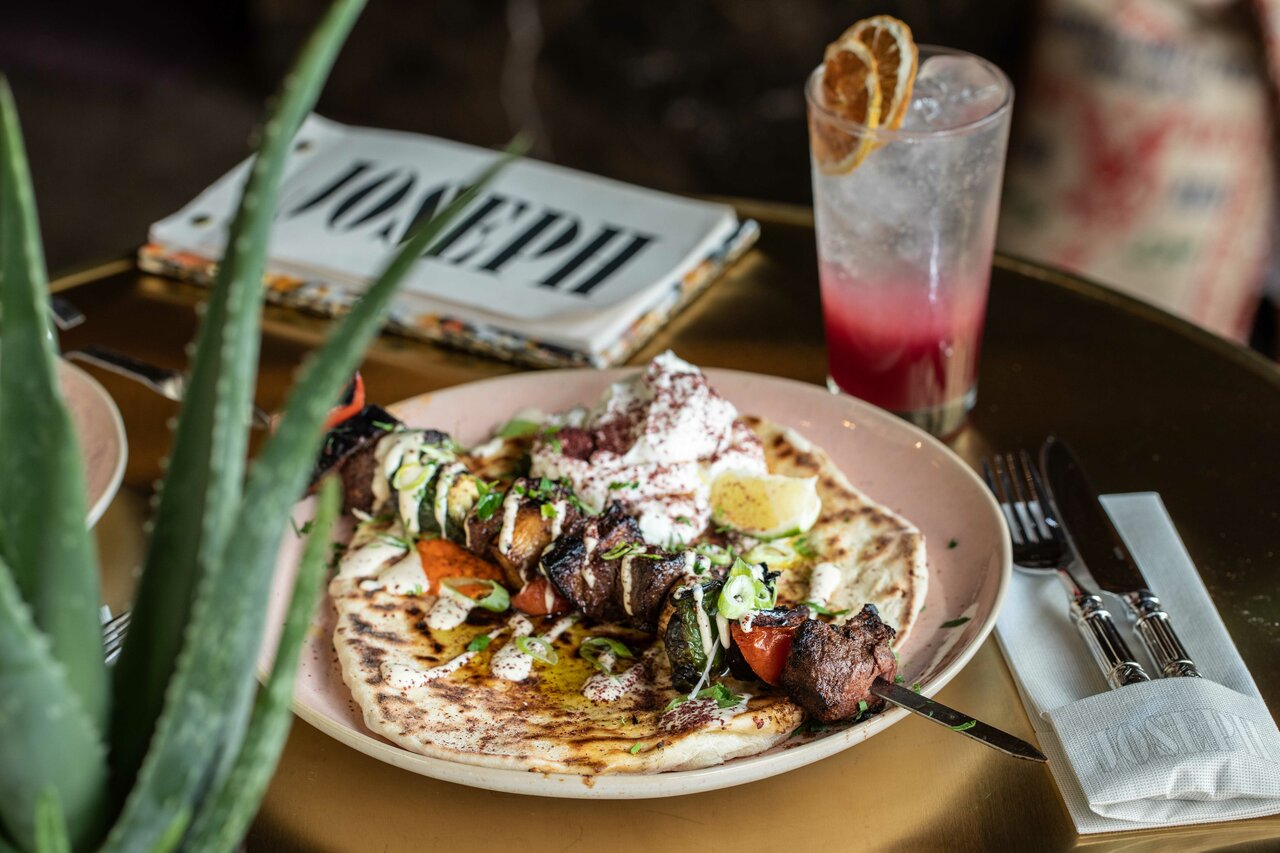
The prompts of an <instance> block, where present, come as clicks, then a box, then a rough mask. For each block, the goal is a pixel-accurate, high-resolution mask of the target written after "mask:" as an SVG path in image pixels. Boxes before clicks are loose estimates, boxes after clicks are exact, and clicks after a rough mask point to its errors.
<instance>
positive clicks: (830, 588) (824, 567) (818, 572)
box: [808, 563, 843, 605]
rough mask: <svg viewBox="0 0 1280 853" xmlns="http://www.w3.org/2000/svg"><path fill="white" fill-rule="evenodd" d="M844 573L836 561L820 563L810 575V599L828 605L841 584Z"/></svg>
mask: <svg viewBox="0 0 1280 853" xmlns="http://www.w3.org/2000/svg"><path fill="white" fill-rule="evenodd" d="M842 578H843V573H842V572H841V571H840V567H839V566H837V565H836V564H835V563H818V565H816V566H814V567H813V574H811V575H809V599H808V600H809V601H812V602H814V603H815V604H821V605H826V603H827V599H828V598H830V597H831V593H833V592H835V591H836V589H837V588H838V587H839V586H840V581H841V579H842Z"/></svg>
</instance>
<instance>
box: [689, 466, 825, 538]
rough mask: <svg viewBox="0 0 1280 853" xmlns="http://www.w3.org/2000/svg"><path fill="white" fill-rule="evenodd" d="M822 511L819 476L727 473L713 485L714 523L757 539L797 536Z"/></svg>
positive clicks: (811, 525) (712, 509) (712, 507)
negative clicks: (819, 495)
mask: <svg viewBox="0 0 1280 853" xmlns="http://www.w3.org/2000/svg"><path fill="white" fill-rule="evenodd" d="M821 512H822V499H821V498H819V497H818V478H817V477H784V476H782V475H781V474H746V473H740V472H735V471H726V472H725V473H723V474H721V475H720V476H719V477H717V478H716V479H715V482H714V483H712V484H711V514H712V518H713V519H714V520H715V522H716V523H717V524H723V525H726V526H728V527H731V528H733V529H734V530H737V531H740V532H742V533H746V534H747V535H748V536H754V537H756V538H757V539H774V538H776V537H779V536H797V535H799V534H801V533H804V532H805V531H806V530H808V529H809V528H810V527H813V523H814V522H815V521H817V520H818V515H819V513H821Z"/></svg>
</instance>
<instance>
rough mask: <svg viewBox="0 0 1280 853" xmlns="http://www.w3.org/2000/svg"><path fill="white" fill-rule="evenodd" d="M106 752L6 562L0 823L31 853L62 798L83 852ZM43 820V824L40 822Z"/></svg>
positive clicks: (99, 810)
mask: <svg viewBox="0 0 1280 853" xmlns="http://www.w3.org/2000/svg"><path fill="white" fill-rule="evenodd" d="M106 780H107V764H106V749H105V748H104V747H103V745H102V741H101V739H100V737H99V733H98V730H97V728H96V727H95V726H94V725H93V722H92V721H91V720H90V719H89V717H88V715H87V714H85V711H84V707H83V705H82V704H81V702H80V700H79V698H78V697H77V695H76V693H75V691H74V690H73V689H72V685H71V683H70V679H69V678H68V676H67V670H66V668H65V667H64V666H63V665H62V664H61V663H60V662H59V661H58V660H57V659H56V658H55V657H54V655H53V652H52V650H51V649H50V646H49V642H48V640H47V638H46V637H45V636H44V634H42V633H41V632H40V631H39V629H37V628H36V626H35V623H34V621H33V619H32V616H31V611H30V608H28V607H27V605H26V603H25V602H23V600H22V597H21V595H20V594H19V592H18V588H17V585H16V584H15V583H14V580H13V576H12V574H11V573H10V570H9V567H8V566H7V565H5V564H4V563H3V562H2V561H0V823H2V824H3V826H4V831H5V834H7V835H8V836H9V837H11V838H12V839H13V840H14V841H16V842H17V843H18V846H19V847H22V848H24V849H27V850H30V849H32V848H34V847H35V846H36V837H37V835H38V834H39V828H38V826H39V824H43V823H44V822H45V821H46V820H47V819H48V815H49V812H48V809H49V806H48V804H45V805H44V806H40V805H39V804H40V802H41V800H42V799H44V798H47V797H50V796H52V797H55V798H56V803H57V804H58V805H59V806H60V809H59V810H60V812H61V816H62V819H63V820H64V821H65V826H66V832H67V833H68V834H69V835H70V837H71V840H72V841H73V842H74V843H75V844H76V846H78V847H84V846H86V845H87V844H89V843H91V842H92V841H94V840H95V839H96V838H97V837H98V833H100V832H101V830H102V824H103V820H104V817H105V812H106V805H107V789H106ZM38 819H39V820H38Z"/></svg>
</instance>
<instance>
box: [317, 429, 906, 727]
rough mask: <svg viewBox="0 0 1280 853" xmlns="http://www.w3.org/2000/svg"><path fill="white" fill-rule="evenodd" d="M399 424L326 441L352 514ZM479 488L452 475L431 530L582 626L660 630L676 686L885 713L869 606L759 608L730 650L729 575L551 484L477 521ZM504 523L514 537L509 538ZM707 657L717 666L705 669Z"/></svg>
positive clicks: (828, 710) (885, 661)
mask: <svg viewBox="0 0 1280 853" xmlns="http://www.w3.org/2000/svg"><path fill="white" fill-rule="evenodd" d="M370 410H371V411H370ZM384 417H385V418H386V420H384ZM395 423H397V422H396V421H394V419H392V418H391V416H390V415H388V414H386V412H385V411H383V410H381V409H378V408H377V407H367V410H366V412H361V413H360V415H358V416H357V417H356V418H353V419H352V420H351V421H349V422H347V425H346V426H347V428H346V429H341V430H335V432H336V433H338V434H337V435H336V436H332V442H331V443H327V444H326V451H327V452H326V457H325V458H326V459H331V460H335V461H333V462H332V466H333V467H337V468H338V470H339V472H340V473H341V474H342V477H343V483H344V487H345V492H346V496H347V499H346V502H347V505H348V506H349V507H355V508H358V509H363V510H364V511H366V512H367V511H369V510H370V509H372V504H373V494H372V488H371V483H372V481H373V478H374V476H375V475H376V474H378V473H380V472H378V471H377V462H376V447H377V444H378V441H379V440H381V437H382V436H384V435H386V433H387V430H386V428H385V426H384V425H385V424H395ZM341 426H342V425H340V427H341ZM422 441H424V442H426V443H430V444H437V445H443V444H445V443H447V442H448V441H449V438H448V436H447V435H445V434H444V433H439V432H436V431H424V432H423V433H422ZM450 464H453V465H455V466H456V467H459V468H460V467H461V466H457V463H450ZM441 469H442V470H443V469H444V466H443V465H442V466H441ZM438 476H439V474H437V477H438ZM436 482H437V480H436V479H435V478H433V479H432V481H431V483H432V484H435V483H436ZM477 483H478V480H477V478H476V477H474V475H471V474H470V473H469V472H466V471H465V470H463V471H462V472H456V471H455V476H454V477H453V479H452V480H451V482H450V486H449V491H448V496H449V497H448V503H449V511H448V517H449V522H448V523H446V525H445V527H446V529H445V530H443V531H441V530H439V527H438V525H435V527H434V532H437V533H440V534H442V535H445V536H447V537H449V538H453V539H455V541H458V540H461V541H462V542H463V544H465V546H466V547H467V548H468V549H469V550H471V551H472V552H473V553H476V554H478V555H480V556H484V557H486V558H488V559H491V560H493V561H494V562H496V563H497V564H498V565H500V566H501V567H502V569H503V572H504V574H505V575H506V577H507V580H508V582H509V584H510V585H511V587H512V588H513V589H516V590H519V589H522V588H523V587H524V586H525V585H526V584H527V583H529V582H530V581H531V580H533V579H535V578H536V577H537V576H539V575H540V576H542V577H545V578H546V579H547V580H548V581H550V583H552V584H553V585H554V587H555V589H556V590H557V591H558V592H559V593H560V594H561V595H562V596H563V597H564V598H565V599H567V600H568V601H569V602H570V604H571V605H572V606H573V607H575V608H577V609H579V610H581V611H582V613H583V614H584V615H585V616H586V617H587V618H588V619H591V620H593V621H613V622H627V623H630V624H632V625H634V626H635V627H638V628H642V629H644V630H650V631H652V630H656V631H657V633H658V634H659V636H661V637H662V638H663V641H664V644H665V646H666V650H667V655H668V658H669V659H670V662H671V668H672V682H673V684H674V685H675V686H676V687H677V688H678V689H682V690H689V689H692V688H693V687H695V686H696V685H697V683H698V682H699V681H700V680H701V679H702V677H703V674H704V673H709V674H713V675H717V676H718V675H720V674H722V672H724V671H725V669H726V667H727V666H728V667H731V668H732V669H733V670H734V672H735V673H736V674H738V675H739V676H741V677H749V676H756V677H760V678H761V680H763V681H765V682H766V683H770V684H776V685H780V686H782V687H783V688H784V689H785V690H786V692H787V694H788V696H790V697H791V699H792V700H793V701H795V702H796V703H797V704H799V705H800V706H801V707H802V708H804V709H805V710H806V711H807V712H808V713H810V714H811V715H812V716H814V717H815V718H817V719H819V720H822V721H824V722H831V721H836V720H842V719H849V718H851V717H854V716H856V715H858V714H860V713H863V712H864V710H865V711H878V710H880V709H881V708H882V707H883V705H884V702H883V700H881V699H879V698H878V697H876V696H874V695H873V694H872V693H871V684H872V682H873V681H875V679H876V678H883V679H885V680H887V681H890V682H891V681H893V678H894V675H895V674H896V672H897V662H896V658H895V657H894V654H893V650H892V645H891V644H892V640H893V637H894V635H895V632H894V630H893V629H892V628H891V627H890V626H888V625H886V624H885V623H884V622H882V621H881V620H880V618H879V614H878V612H877V611H876V609H875V607H874V606H873V605H870V604H868V605H866V606H865V607H864V608H863V609H862V611H861V612H860V613H859V614H858V615H857V616H856V617H854V618H853V619H851V620H849V621H848V622H847V623H845V624H843V625H835V624H832V623H828V622H822V621H819V620H815V619H812V618H810V614H809V611H808V609H807V608H805V607H796V608H785V607H783V608H774V609H772V610H766V611H757V612H755V613H753V615H752V620H751V626H750V630H748V629H747V628H746V626H737V625H735V627H734V630H733V632H732V635H733V637H734V639H735V641H736V642H735V641H731V642H730V643H729V644H728V645H729V648H727V649H725V648H724V647H723V646H722V645H720V644H718V643H717V642H716V638H715V636H714V635H717V634H718V629H717V628H716V627H715V616H716V613H715V608H716V605H715V602H716V600H717V598H718V596H719V593H720V589H721V586H722V585H723V583H724V569H722V568H714V567H711V566H709V565H708V564H707V563H706V562H705V561H700V558H699V557H698V556H696V555H695V553H694V552H693V551H688V550H684V551H675V552H668V551H666V550H665V549H661V548H653V547H650V546H647V545H645V543H644V541H643V537H642V536H641V534H640V529H639V526H638V525H637V524H636V521H635V520H634V519H633V518H631V517H630V516H628V515H627V514H626V513H625V512H624V511H623V510H622V508H621V506H620V505H618V504H616V503H615V504H611V505H610V506H609V507H608V508H606V510H605V511H604V512H602V513H600V514H598V515H595V516H590V515H586V514H585V513H583V512H582V511H581V509H580V508H579V505H578V504H577V502H576V501H573V500H572V499H571V498H572V495H571V493H570V492H569V491H568V489H567V488H566V487H565V486H564V485H562V484H558V483H549V482H547V481H534V480H531V479H529V478H520V479H518V480H516V481H515V482H514V483H513V484H512V485H511V488H510V490H509V491H508V493H507V494H506V495H505V496H504V497H503V506H502V509H501V511H493V510H492V508H491V509H490V512H489V513H488V514H487V515H486V516H485V517H484V518H481V517H480V514H479V513H478V512H476V511H475V508H476V503H477V502H476V497H477V495H478V486H477ZM432 491H434V490H433V489H432ZM393 497H394V495H393ZM508 501H510V502H511V504H510V506H508ZM432 504H433V502H432V501H423V502H422V505H421V506H422V510H421V514H420V520H421V524H422V529H424V530H433V525H434V524H435V522H434V521H433V519H432V517H431V509H432ZM546 507H550V508H551V509H550V510H547V509H545V508H546ZM508 523H510V524H511V530H510V531H509V532H508V533H506V534H505V535H504V531H503V528H504V526H505V525H506V524H508ZM607 555H608V556H607ZM695 590H696V591H695ZM697 591H700V594H699V592H697ZM699 611H701V612H699ZM745 638H750V639H748V640H746V641H747V642H750V643H751V644H752V645H753V646H755V645H757V644H767V645H769V647H770V649H771V652H772V658H773V662H772V663H771V664H768V666H770V667H772V668H773V669H772V671H771V672H768V673H761V672H760V671H758V670H757V669H755V668H754V667H753V666H752V665H751V663H750V662H748V661H747V660H746V657H745V654H744V650H743V649H742V648H741V646H742V645H743V642H744V639H745ZM713 649H714V656H715V659H714V660H712V661H711V663H710V665H708V661H707V655H708V653H709V651H711V650H713ZM753 653H754V652H753ZM756 665H757V666H758V665H760V664H759V661H758V660H757V661H756ZM862 703H866V704H865V707H864V705H863V704H862Z"/></svg>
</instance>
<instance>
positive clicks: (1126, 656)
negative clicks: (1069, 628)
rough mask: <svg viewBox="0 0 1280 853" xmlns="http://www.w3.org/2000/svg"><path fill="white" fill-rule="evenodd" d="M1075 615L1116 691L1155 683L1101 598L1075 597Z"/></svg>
mask: <svg viewBox="0 0 1280 853" xmlns="http://www.w3.org/2000/svg"><path fill="white" fill-rule="evenodd" d="M1071 614H1072V616H1074V617H1075V620H1076V627H1077V628H1078V629H1079V630H1080V633H1081V635H1083V636H1084V639H1085V642H1086V643H1087V644H1088V646H1089V650H1090V651H1092V652H1093V657H1094V660H1096V661H1097V662H1098V665H1099V666H1100V667H1102V673H1103V675H1105V676H1106V678H1107V684H1109V685H1111V688H1112V689H1113V690H1114V689H1115V688H1117V687H1123V686H1124V685H1126V684H1138V683H1140V682H1143V681H1150V680H1151V676H1149V675H1147V673H1146V671H1145V670H1143V668H1142V665H1141V664H1139V663H1138V662H1137V661H1135V660H1134V659H1133V652H1131V651H1129V646H1128V645H1127V644H1126V643H1125V641H1124V638H1123V637H1121V636H1120V631H1119V630H1118V629H1117V628H1116V623H1115V622H1114V621H1113V620H1112V618H1111V614H1110V613H1108V612H1107V610H1106V608H1104V607H1103V606H1102V599H1101V598H1099V597H1098V596H1096V595H1090V594H1088V593H1082V594H1079V595H1074V596H1072V599H1071Z"/></svg>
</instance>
